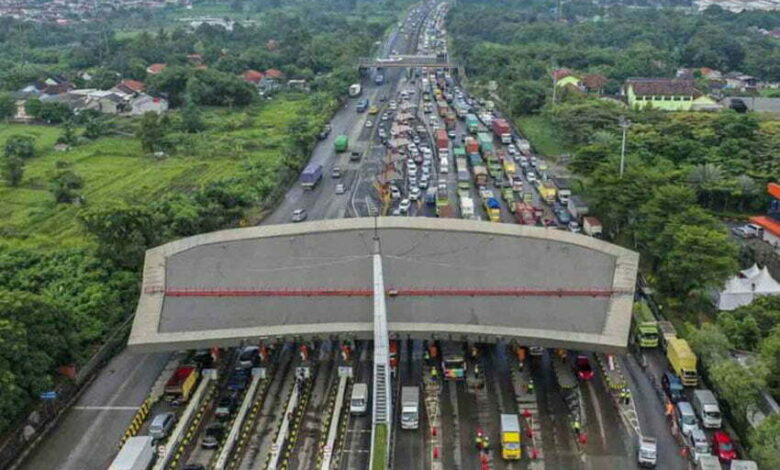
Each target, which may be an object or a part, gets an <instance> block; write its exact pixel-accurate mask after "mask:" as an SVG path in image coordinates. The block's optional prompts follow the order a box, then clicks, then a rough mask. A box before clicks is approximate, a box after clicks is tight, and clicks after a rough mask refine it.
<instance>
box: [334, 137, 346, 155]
mask: <svg viewBox="0 0 780 470" xmlns="http://www.w3.org/2000/svg"><path fill="white" fill-rule="evenodd" d="M347 147H349V138H347V136H345V135H340V136H338V137H336V140H335V141H334V142H333V148H334V149H335V150H336V152H346V151H347Z"/></svg>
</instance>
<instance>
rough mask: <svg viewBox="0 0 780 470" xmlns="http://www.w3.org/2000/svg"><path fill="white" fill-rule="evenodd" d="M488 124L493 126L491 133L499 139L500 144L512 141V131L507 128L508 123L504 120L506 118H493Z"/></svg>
mask: <svg viewBox="0 0 780 470" xmlns="http://www.w3.org/2000/svg"><path fill="white" fill-rule="evenodd" d="M490 126H491V127H492V128H493V134H495V135H496V137H497V138H498V139H500V140H501V143H502V144H511V143H512V131H511V130H510V129H509V123H508V122H506V119H493V122H492V123H490Z"/></svg>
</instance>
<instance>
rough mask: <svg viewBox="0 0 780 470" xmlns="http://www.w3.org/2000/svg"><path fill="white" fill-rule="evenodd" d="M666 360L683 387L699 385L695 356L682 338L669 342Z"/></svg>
mask: <svg viewBox="0 0 780 470" xmlns="http://www.w3.org/2000/svg"><path fill="white" fill-rule="evenodd" d="M666 358H667V359H668V360H669V364H670V365H671V366H672V370H673V371H674V373H675V374H677V376H678V377H680V380H681V381H682V383H683V385H685V386H687V387H695V386H696V385H697V384H698V383H699V375H698V373H697V371H696V354H694V353H693V351H691V347H690V346H689V345H688V342H687V341H685V340H684V339H682V338H672V339H670V340H669V343H668V344H667V349H666Z"/></svg>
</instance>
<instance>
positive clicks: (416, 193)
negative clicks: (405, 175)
mask: <svg viewBox="0 0 780 470" xmlns="http://www.w3.org/2000/svg"><path fill="white" fill-rule="evenodd" d="M409 199H411V200H412V201H416V200H418V199H420V188H418V187H416V186H415V187H413V188H412V189H410V190H409Z"/></svg>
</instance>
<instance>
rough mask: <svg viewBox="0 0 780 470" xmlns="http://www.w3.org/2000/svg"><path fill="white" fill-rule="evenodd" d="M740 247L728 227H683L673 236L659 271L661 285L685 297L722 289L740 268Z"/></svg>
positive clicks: (678, 296)
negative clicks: (728, 232)
mask: <svg viewBox="0 0 780 470" xmlns="http://www.w3.org/2000/svg"><path fill="white" fill-rule="evenodd" d="M736 260H737V248H736V246H734V244H733V242H731V241H730V240H729V237H728V235H727V234H726V231H725V230H712V229H711V228H709V227H700V226H693V225H684V226H681V227H680V228H679V229H678V230H677V232H676V233H674V234H673V236H672V244H671V246H670V247H669V248H668V250H667V252H666V253H665V254H664V256H663V258H662V261H661V264H660V267H659V270H658V274H659V279H660V287H661V288H662V290H663V291H664V292H665V293H667V294H668V295H670V296H673V297H676V298H678V299H683V298H685V297H686V296H688V295H690V294H691V293H693V292H694V291H704V290H706V289H707V288H719V287H720V286H721V285H722V284H723V282H724V281H725V280H726V279H727V278H728V277H729V276H730V275H732V273H734V272H736V271H737V269H738V267H739V266H738V265H737V261H736Z"/></svg>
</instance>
